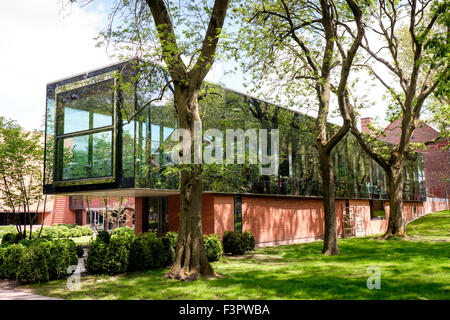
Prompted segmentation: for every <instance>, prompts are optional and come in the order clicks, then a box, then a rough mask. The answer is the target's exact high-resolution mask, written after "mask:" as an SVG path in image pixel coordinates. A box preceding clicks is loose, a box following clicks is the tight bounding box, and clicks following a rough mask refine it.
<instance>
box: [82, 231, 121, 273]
mask: <svg viewBox="0 0 450 320" xmlns="http://www.w3.org/2000/svg"><path fill="white" fill-rule="evenodd" d="M88 258H89V255H88ZM128 263H129V251H128V248H127V242H126V240H125V239H121V238H118V237H117V238H112V239H111V240H110V242H109V244H108V247H107V250H106V255H105V258H104V259H103V266H102V270H103V272H104V273H106V274H109V275H114V274H119V273H124V272H125V271H127V269H128Z"/></svg>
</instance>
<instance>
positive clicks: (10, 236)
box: [2, 232, 21, 244]
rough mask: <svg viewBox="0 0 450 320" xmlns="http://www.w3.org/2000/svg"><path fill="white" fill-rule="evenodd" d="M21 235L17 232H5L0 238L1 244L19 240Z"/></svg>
mask: <svg viewBox="0 0 450 320" xmlns="http://www.w3.org/2000/svg"><path fill="white" fill-rule="evenodd" d="M20 239H21V237H20V235H19V233H17V232H16V233H12V232H10V233H6V234H4V235H3V238H2V244H13V243H18V242H19V241H20Z"/></svg>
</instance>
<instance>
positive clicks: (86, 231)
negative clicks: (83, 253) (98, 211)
mask: <svg viewBox="0 0 450 320" xmlns="http://www.w3.org/2000/svg"><path fill="white" fill-rule="evenodd" d="M78 229H79V230H80V231H81V233H82V235H83V236H92V235H93V234H94V231H92V229H91V227H89V226H81V227H78Z"/></svg>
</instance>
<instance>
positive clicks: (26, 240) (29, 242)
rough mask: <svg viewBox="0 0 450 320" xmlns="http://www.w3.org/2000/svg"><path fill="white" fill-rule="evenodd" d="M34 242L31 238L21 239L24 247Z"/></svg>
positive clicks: (20, 242)
mask: <svg viewBox="0 0 450 320" xmlns="http://www.w3.org/2000/svg"><path fill="white" fill-rule="evenodd" d="M32 243H33V240H30V239H22V240H20V241H19V244H21V245H23V246H24V247H29V246H31V244H32Z"/></svg>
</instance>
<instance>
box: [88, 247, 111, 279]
mask: <svg viewBox="0 0 450 320" xmlns="http://www.w3.org/2000/svg"><path fill="white" fill-rule="evenodd" d="M107 249H108V246H107V245H106V243H104V242H103V241H100V240H94V241H91V242H90V243H89V247H88V256H87V258H86V259H84V266H85V268H86V270H87V271H88V272H89V273H90V274H98V273H102V272H103V260H104V257H105V255H106V250H107Z"/></svg>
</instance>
